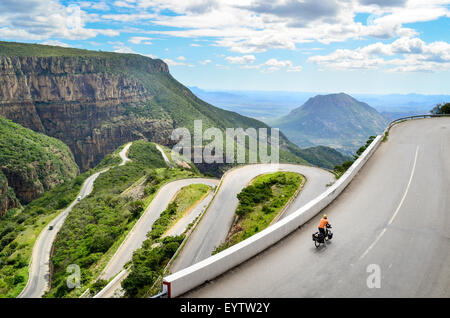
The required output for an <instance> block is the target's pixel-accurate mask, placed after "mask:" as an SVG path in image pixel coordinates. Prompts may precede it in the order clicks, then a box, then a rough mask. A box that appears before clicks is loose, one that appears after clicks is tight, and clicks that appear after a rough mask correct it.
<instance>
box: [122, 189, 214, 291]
mask: <svg viewBox="0 0 450 318" xmlns="http://www.w3.org/2000/svg"><path fill="white" fill-rule="evenodd" d="M209 190H210V187H208V186H206V185H203V184H193V185H189V186H187V187H184V188H183V189H181V190H180V192H179V193H178V194H177V195H176V196H175V198H174V200H173V201H172V202H171V203H170V204H169V205H168V207H167V209H166V210H164V211H163V212H162V213H161V216H160V217H159V218H158V219H157V220H156V221H155V223H154V224H153V226H152V230H151V231H150V232H148V233H147V237H148V239H147V240H146V241H144V243H143V244H142V247H141V248H140V249H138V250H136V251H135V252H134V253H133V259H132V261H131V268H130V274H129V275H128V276H127V278H126V279H125V280H124V281H123V282H122V287H123V289H124V290H125V297H143V296H148V295H149V294H150V293H151V287H152V286H153V285H154V284H155V282H156V281H157V279H158V278H159V277H160V276H161V275H162V274H163V273H162V270H163V269H164V267H165V266H166V265H167V263H168V262H169V260H170V259H171V258H172V256H173V255H174V253H175V252H176V251H177V249H178V247H179V246H180V244H181V242H182V241H183V239H184V234H183V235H179V236H175V237H171V236H164V235H163V234H164V233H165V232H166V231H167V230H168V229H170V228H171V226H173V225H174V224H175V223H176V221H177V220H179V219H180V218H181V217H182V216H183V215H184V214H185V213H186V211H188V210H189V209H190V208H191V207H192V206H193V205H194V204H195V203H196V202H198V201H199V200H200V199H201V198H203V197H204V196H205V195H206V194H207V193H208V192H209ZM158 287H159V286H158ZM156 289H158V288H156Z"/></svg>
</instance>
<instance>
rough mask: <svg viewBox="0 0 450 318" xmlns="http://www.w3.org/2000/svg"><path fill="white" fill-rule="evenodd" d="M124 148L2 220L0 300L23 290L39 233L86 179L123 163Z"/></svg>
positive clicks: (76, 192)
mask: <svg viewBox="0 0 450 318" xmlns="http://www.w3.org/2000/svg"><path fill="white" fill-rule="evenodd" d="M121 148H122V147H120V148H119V149H118V150H117V151H115V152H114V153H113V154H110V155H108V156H106V157H105V159H104V160H103V161H102V162H101V163H100V164H99V165H98V166H97V167H96V168H95V169H91V170H89V171H87V172H85V173H83V174H82V175H79V176H77V177H76V178H74V179H72V180H70V181H67V182H65V183H63V184H61V185H58V186H56V187H54V188H53V189H51V190H50V191H47V192H45V193H44V194H43V195H42V196H41V197H39V198H38V199H36V200H33V201H32V202H31V203H29V204H28V205H27V206H26V207H25V208H24V209H23V210H19V209H14V210H10V211H9V212H8V213H7V214H6V216H5V217H4V218H3V219H2V220H1V221H0V297H16V296H17V295H18V294H19V293H20V292H21V291H22V289H23V288H24V287H25V285H26V282H27V280H28V263H29V262H30V258H31V253H32V250H33V246H34V243H35V241H36V238H37V237H38V236H39V233H40V232H41V231H42V230H43V229H44V228H47V227H48V225H49V224H50V222H51V221H52V220H53V219H54V218H55V217H56V216H57V215H58V214H59V213H61V212H62V211H63V210H64V209H65V208H66V207H67V206H68V205H69V204H70V203H71V202H72V201H73V200H75V198H76V197H77V195H78V193H79V191H80V189H81V186H82V184H83V182H84V180H85V179H86V178H87V177H89V176H90V175H92V174H93V173H95V172H97V171H100V170H102V169H104V168H105V167H108V166H115V165H117V164H118V163H120V162H121V159H120V157H119V156H118V153H119V151H120V150H121Z"/></svg>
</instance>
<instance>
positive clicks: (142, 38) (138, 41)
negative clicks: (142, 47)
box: [128, 36, 153, 44]
mask: <svg viewBox="0 0 450 318" xmlns="http://www.w3.org/2000/svg"><path fill="white" fill-rule="evenodd" d="M152 39H153V38H149V37H146V36H133V37H131V38H130V39H129V40H128V42H131V43H133V44H141V42H143V41H144V44H152V42H150V40H152Z"/></svg>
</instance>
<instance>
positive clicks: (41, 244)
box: [18, 143, 132, 298]
mask: <svg viewBox="0 0 450 318" xmlns="http://www.w3.org/2000/svg"><path fill="white" fill-rule="evenodd" d="M131 144H132V143H128V144H127V145H126V146H125V147H124V149H122V151H121V152H120V153H119V156H120V158H121V159H122V162H121V163H120V164H119V165H120V166H123V165H124V164H126V163H127V162H128V161H129V160H130V159H128V157H127V153H128V150H129V149H130V146H131ZM106 171H108V169H104V170H102V171H100V172H97V173H95V174H93V175H92V176H90V177H89V178H87V179H86V181H85V182H84V184H83V186H82V187H81V190H80V193H79V194H78V196H77V199H75V201H73V202H72V203H71V204H70V205H69V206H68V207H67V209H65V210H64V211H63V212H62V213H60V214H59V215H58V216H57V217H56V218H55V219H54V220H53V221H52V222H50V226H53V229H52V230H50V229H49V227H50V226H49V227H47V228H44V229H43V230H42V231H41V233H40V234H39V236H38V238H37V239H36V242H35V243H34V246H33V253H32V256H31V259H32V261H31V266H30V270H29V278H28V282H27V285H26V286H25V288H24V289H23V290H22V292H21V293H20V295H19V296H18V297H19V298H39V297H41V296H42V295H43V294H44V293H45V292H46V291H47V290H48V288H49V277H50V274H49V273H50V252H51V249H52V246H53V242H54V240H55V238H56V234H58V231H59V230H60V229H61V227H62V225H63V224H64V221H65V219H66V217H67V216H68V215H69V213H70V211H72V209H73V207H74V206H75V205H76V204H77V203H78V202H79V201H78V199H79V200H80V201H81V200H82V199H84V198H85V197H87V196H88V195H89V194H90V193H91V192H92V190H93V189H94V182H95V180H96V179H97V178H98V176H99V175H100V174H102V173H104V172H106Z"/></svg>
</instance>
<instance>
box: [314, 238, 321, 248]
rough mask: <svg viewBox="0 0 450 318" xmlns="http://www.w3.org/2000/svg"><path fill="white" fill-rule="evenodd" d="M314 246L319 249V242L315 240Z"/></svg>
mask: <svg viewBox="0 0 450 318" xmlns="http://www.w3.org/2000/svg"><path fill="white" fill-rule="evenodd" d="M314 245H315V246H316V248H317V247H319V246H320V243H319V241H317V240H315V241H314Z"/></svg>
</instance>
